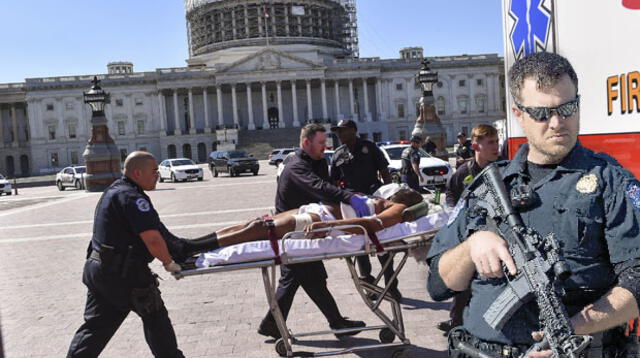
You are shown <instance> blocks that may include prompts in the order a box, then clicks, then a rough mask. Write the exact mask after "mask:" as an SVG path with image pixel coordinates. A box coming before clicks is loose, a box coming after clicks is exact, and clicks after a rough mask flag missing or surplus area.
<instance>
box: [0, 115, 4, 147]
mask: <svg viewBox="0 0 640 358" xmlns="http://www.w3.org/2000/svg"><path fill="white" fill-rule="evenodd" d="M2 147H4V121H3V120H2V105H0V148H2Z"/></svg>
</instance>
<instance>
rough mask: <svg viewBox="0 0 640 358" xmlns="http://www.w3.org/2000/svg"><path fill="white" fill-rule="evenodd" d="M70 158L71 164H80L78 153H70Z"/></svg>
mask: <svg viewBox="0 0 640 358" xmlns="http://www.w3.org/2000/svg"><path fill="white" fill-rule="evenodd" d="M69 156H70V157H71V164H74V165H75V164H78V152H70V153H69Z"/></svg>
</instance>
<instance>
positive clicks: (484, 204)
mask: <svg viewBox="0 0 640 358" xmlns="http://www.w3.org/2000/svg"><path fill="white" fill-rule="evenodd" d="M469 190H470V191H472V193H473V194H472V195H473V196H474V197H477V198H478V199H479V200H478V202H477V207H476V208H475V209H476V210H477V211H478V212H480V213H481V214H482V215H484V216H485V217H486V218H487V223H488V224H489V226H490V227H491V226H493V228H492V229H493V230H495V232H496V233H497V234H499V235H500V236H502V237H503V238H504V239H505V240H506V242H507V244H508V246H509V252H510V253H511V256H512V257H513V260H514V262H515V265H516V267H517V269H518V272H517V274H516V275H515V276H513V277H510V276H509V275H508V271H507V270H506V268H505V266H504V265H503V270H504V272H505V276H506V277H507V280H508V286H507V288H505V290H504V291H503V292H502V293H501V294H500V295H499V296H498V298H497V299H496V301H495V302H494V303H493V304H492V305H491V306H490V307H489V309H488V310H487V312H485V313H484V315H483V317H484V319H485V321H486V322H487V323H488V324H489V325H490V326H491V327H492V328H494V329H496V330H500V329H502V327H503V326H504V324H505V323H506V322H507V321H508V320H509V319H510V318H511V316H512V315H513V314H514V313H515V312H516V311H517V310H518V309H519V308H520V307H521V306H522V305H523V304H524V303H526V302H528V301H529V300H530V299H531V298H535V300H536V302H537V303H538V308H539V310H540V324H541V326H542V330H543V332H544V339H543V340H542V341H541V342H538V343H536V344H535V345H533V346H532V347H531V348H530V349H529V351H528V352H530V351H539V350H545V349H551V350H552V352H553V355H552V357H553V358H565V357H566V358H577V357H578V356H579V355H580V352H582V351H583V350H584V349H585V348H587V346H588V345H589V343H590V342H591V339H592V337H591V336H589V335H576V334H575V332H574V331H573V327H572V326H571V322H570V321H569V315H568V313H567V310H566V308H565V307H564V304H563V303H562V301H561V300H560V295H561V294H562V293H563V288H562V287H561V282H562V281H564V280H566V279H567V278H568V277H569V276H570V275H571V271H570V269H569V266H568V265H567V263H566V261H565V259H564V256H563V254H562V247H561V246H560V245H559V244H558V241H556V238H555V235H554V234H553V233H551V234H549V235H546V236H545V237H542V236H541V235H540V234H539V233H538V232H537V231H535V230H533V229H532V228H529V227H526V226H525V225H524V224H523V222H522V218H521V217H520V214H519V213H518V212H517V211H515V210H514V208H513V206H512V205H511V201H510V198H509V195H508V194H507V190H506V188H505V185H504V182H503V181H502V176H501V175H500V172H499V171H498V167H496V166H494V165H490V166H488V167H487V168H486V169H484V170H483V171H482V172H481V173H480V174H479V175H478V178H477V179H476V180H475V181H474V183H472V184H471V186H470V188H469ZM528 352H527V353H528ZM525 356H526V353H525Z"/></svg>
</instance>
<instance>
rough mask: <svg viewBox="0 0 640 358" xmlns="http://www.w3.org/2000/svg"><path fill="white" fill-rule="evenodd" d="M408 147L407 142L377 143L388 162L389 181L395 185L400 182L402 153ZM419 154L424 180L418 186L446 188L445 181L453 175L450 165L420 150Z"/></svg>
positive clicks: (421, 173)
mask: <svg viewBox="0 0 640 358" xmlns="http://www.w3.org/2000/svg"><path fill="white" fill-rule="evenodd" d="M409 146H411V144H409V142H407V141H401V142H381V143H378V147H380V149H381V150H382V153H383V154H384V156H385V158H387V161H388V162H389V173H390V174H391V180H392V181H393V182H395V183H399V182H400V181H401V179H400V178H401V177H400V169H402V159H401V156H402V151H403V150H405V148H407V147H409ZM419 152H420V175H421V176H422V179H424V181H423V182H421V183H420V185H421V186H440V187H444V186H446V185H447V180H448V179H449V178H450V177H451V175H452V174H453V173H452V170H451V165H450V164H449V163H448V162H445V161H444V160H442V159H439V158H436V157H434V156H432V155H429V154H427V152H425V151H424V150H422V149H419Z"/></svg>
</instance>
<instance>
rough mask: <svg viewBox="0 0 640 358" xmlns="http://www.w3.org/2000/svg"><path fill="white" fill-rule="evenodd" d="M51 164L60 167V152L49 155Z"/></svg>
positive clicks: (53, 166)
mask: <svg viewBox="0 0 640 358" xmlns="http://www.w3.org/2000/svg"><path fill="white" fill-rule="evenodd" d="M49 166H50V167H52V168H57V167H58V153H57V152H53V153H51V155H50V156H49Z"/></svg>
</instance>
